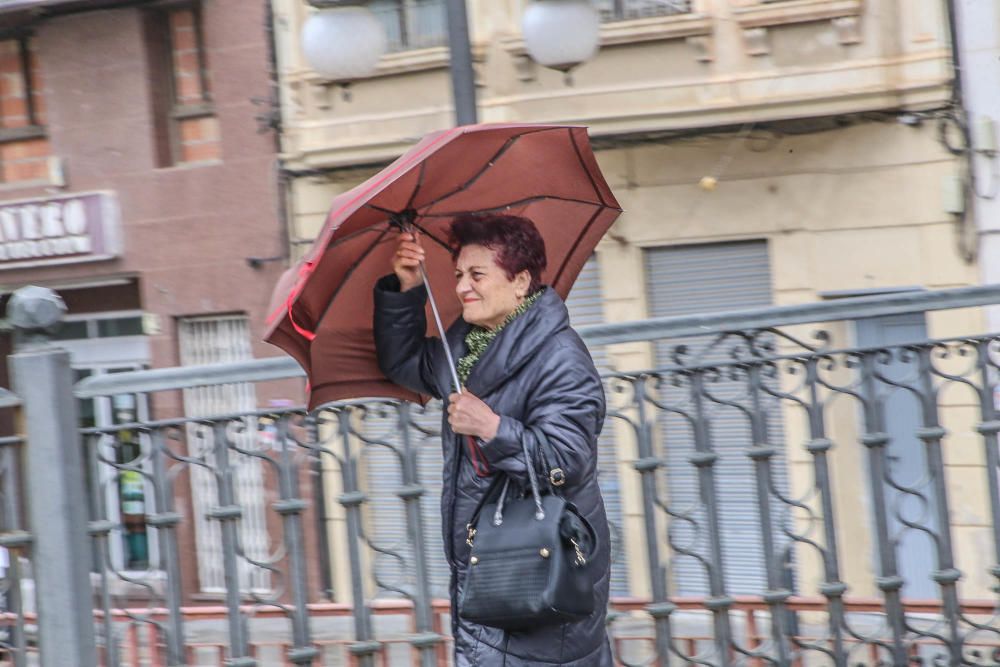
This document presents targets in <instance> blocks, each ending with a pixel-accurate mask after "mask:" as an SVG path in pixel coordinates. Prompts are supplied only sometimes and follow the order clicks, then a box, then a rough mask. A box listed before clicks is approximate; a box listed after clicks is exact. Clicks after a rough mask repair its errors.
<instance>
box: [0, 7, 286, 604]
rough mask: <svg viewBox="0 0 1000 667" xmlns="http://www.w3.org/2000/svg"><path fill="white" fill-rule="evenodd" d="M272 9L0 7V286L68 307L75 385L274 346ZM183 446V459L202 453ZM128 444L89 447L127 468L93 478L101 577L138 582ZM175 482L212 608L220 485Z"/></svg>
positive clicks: (112, 416)
mask: <svg viewBox="0 0 1000 667" xmlns="http://www.w3.org/2000/svg"><path fill="white" fill-rule="evenodd" d="M267 16H268V14H267V8H266V6H265V5H264V4H263V3H246V2H238V1H237V0H213V1H210V2H204V3H201V2H52V1H50V0H49V1H44V2H13V3H4V5H3V7H0V27H2V30H0V62H2V65H0V70H2V71H0V162H2V165H3V166H2V178H0V180H2V183H0V220H2V222H0V227H2V232H0V233H2V237H3V238H2V240H0V285H2V286H3V291H4V293H5V294H8V295H9V294H10V293H11V292H12V291H14V290H16V289H17V288H18V287H20V286H23V285H27V284H37V285H42V286H48V287H51V288H53V289H55V290H56V291H57V292H58V293H59V294H60V295H61V296H62V298H63V300H64V301H65V302H66V304H67V307H68V315H67V323H66V325H65V326H64V327H63V328H62V329H61V330H60V331H59V332H58V334H57V338H58V339H59V340H60V342H61V344H62V345H64V346H65V347H66V348H67V349H68V350H69V351H70V352H71V354H72V363H73V366H74V369H75V372H76V374H77V377H78V378H85V377H88V376H92V375H103V374H109V373H116V372H122V371H126V370H133V369H141V368H153V367H167V366H178V365H189V364H202V363H212V362H223V361H238V360H243V359H249V358H253V357H261V356H270V355H274V354H276V353H277V351H276V350H274V349H273V348H271V347H270V346H267V345H264V344H263V343H262V342H261V341H260V338H261V331H262V328H263V326H264V320H265V318H266V313H265V310H266V308H267V305H268V299H269V298H270V291H271V288H272V286H273V284H274V282H275V280H276V278H277V276H278V275H279V274H280V271H281V269H282V264H283V261H284V259H285V255H286V253H285V250H284V249H285V248H286V247H287V243H286V241H287V240H286V238H285V235H284V233H283V232H282V228H281V224H280V220H281V207H280V206H279V192H278V189H277V178H276V171H275V168H276V167H275V165H276V161H275V139H274V134H273V132H272V130H273V127H272V116H271V113H270V112H271V91H272V82H271V77H270V71H271V68H270V66H269V63H270V50H269V40H268V35H267V31H266V30H265V29H264V27H265V26H266V25H267ZM254 98H257V99H258V102H263V104H260V103H255V101H254ZM4 341H5V345H6V346H7V349H8V350H9V349H10V345H11V340H10V337H9V336H4ZM298 385H299V383H290V384H288V385H287V386H281V387H275V388H274V390H273V391H274V394H273V395H263V394H262V393H255V390H254V389H253V387H252V386H235V385H234V386H232V387H227V388H225V389H224V390H207V389H205V390H202V389H190V390H185V392H183V393H181V392H177V393H173V394H171V393H164V394H162V395H156V396H155V397H152V396H151V397H149V398H148V399H147V397H145V396H139V395H120V396H114V397H108V398H101V399H95V400H88V401H84V402H81V423H82V426H97V427H106V426H111V425H114V424H119V423H123V424H127V423H132V422H135V421H139V420H146V419H162V418H169V417H177V416H180V415H189V416H197V415H199V414H202V415H203V414H208V413H213V414H215V413H218V412H220V411H239V410H252V409H254V408H256V407H257V406H258V405H268V404H269V403H271V402H272V401H275V400H284V401H294V402H296V403H298V402H299V401H301V399H302V396H301V387H300V386H298ZM8 386H9V385H8ZM123 433H124V432H123ZM194 435H195V434H189V436H192V437H189V438H188V447H189V451H188V453H190V454H192V455H195V456H198V455H202V454H203V452H199V451H198V450H197V447H196V443H197V442H198V441H199V440H198V438H197V437H193V436H194ZM133 436H134V437H130V436H128V435H127V434H125V437H124V438H123V444H120V445H115V444H113V443H108V444H106V445H105V444H98V445H97V446H98V447H104V448H106V450H107V451H104V450H102V451H101V454H102V455H103V456H105V457H106V458H109V459H111V460H113V461H115V462H116V463H118V464H121V465H125V466H129V465H132V466H133V467H137V468H139V470H128V469H122V470H120V471H118V472H117V473H115V471H114V470H108V471H105V472H106V475H104V476H106V477H107V479H104V478H103V477H102V479H100V480H91V483H92V485H94V488H100V489H102V491H98V492H97V495H103V500H104V502H106V503H107V505H108V506H109V508H110V509H109V511H110V516H111V517H112V518H113V520H115V521H116V522H120V524H121V527H120V528H119V529H116V530H115V531H114V532H113V533H112V534H111V536H110V545H111V549H110V551H111V557H112V560H113V563H112V565H113V567H114V568H116V569H118V570H120V571H123V572H125V573H131V574H130V575H129V576H131V577H132V578H137V579H140V580H142V579H143V577H150V576H152V577H154V578H155V576H156V573H155V572H154V571H153V570H155V565H156V564H157V563H162V561H161V560H159V556H158V554H157V545H156V544H155V540H154V539H152V537H147V534H146V530H145V522H144V515H146V514H147V513H150V512H151V511H154V508H153V507H152V506H151V504H150V503H151V489H150V487H149V485H148V483H147V482H144V479H143V476H142V474H141V472H140V470H141V469H142V468H143V466H147V465H149V463H148V456H145V455H144V452H145V451H146V446H144V445H143V444H142V442H141V439H140V436H139V435H138V433H133ZM178 447H179V448H181V449H179V450H178V451H183V445H181V444H178ZM240 486H241V492H242V493H243V494H244V495H246V496H247V497H248V498H257V500H255V501H253V502H252V504H251V507H254V506H256V507H257V508H258V509H259V508H260V507H261V506H262V503H263V502H264V496H265V494H264V493H263V490H264V483H263V482H262V480H261V475H260V473H259V470H257V469H256V468H254V467H253V466H247V467H246V469H245V474H243V477H242V478H241V479H240ZM177 488H178V493H177V502H178V503H179V507H178V509H179V510H180V511H181V512H183V513H185V514H186V515H188V516H193V517H200V518H198V519H196V520H195V523H196V524H197V525H196V526H195V529H194V530H186V531H185V533H184V534H183V535H182V538H181V539H182V542H181V554H182V557H183V559H184V567H183V571H184V573H185V582H184V589H185V594H186V598H185V599H186V600H188V601H189V602H190V601H193V600H195V599H197V597H198V595H199V594H204V595H208V596H209V598H211V596H212V595H213V594H215V593H218V591H220V590H221V589H222V579H221V577H222V575H221V569H220V566H219V557H218V554H217V553H215V551H217V550H213V547H212V544H214V543H215V540H214V539H213V530H217V526H215V525H214V524H212V523H211V522H210V521H208V520H206V519H204V509H205V508H206V507H208V506H211V505H214V504H215V500H214V497H213V490H214V481H213V480H212V479H211V476H210V475H202V476H199V475H198V474H197V473H193V474H191V475H190V476H189V475H182V476H180V477H179V479H178V481H177ZM253 513H254V511H253V510H251V514H253ZM258 514H259V516H260V517H262V516H263V514H262V513H261V512H258ZM257 518H259V517H257ZM254 519H255V517H250V521H249V522H248V527H247V528H246V529H245V534H244V537H245V538H246V540H247V541H248V544H249V546H248V548H250V549H251V550H256V551H257V552H260V551H262V550H264V549H266V539H265V538H264V537H263V536H264V535H265V534H266V526H265V525H263V521H262V520H259V521H257V522H256V523H254ZM262 545H263V546H262ZM150 573H151V574H150ZM121 592H122V593H124V594H128V593H129V592H130V591H129V590H123V591H121ZM132 592H141V587H136V588H135V589H134V591H132Z"/></svg>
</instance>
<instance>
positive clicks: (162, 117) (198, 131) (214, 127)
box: [146, 2, 221, 167]
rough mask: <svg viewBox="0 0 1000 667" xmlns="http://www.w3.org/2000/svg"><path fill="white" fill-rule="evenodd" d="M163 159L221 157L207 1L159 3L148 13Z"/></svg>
mask: <svg viewBox="0 0 1000 667" xmlns="http://www.w3.org/2000/svg"><path fill="white" fill-rule="evenodd" d="M146 41H147V44H148V48H149V49H150V53H149V56H150V57H149V62H150V67H151V70H152V71H151V72H150V74H151V77H152V78H153V79H154V80H155V81H156V82H157V84H158V85H154V86H152V90H153V108H154V110H155V114H156V117H155V128H156V134H155V139H156V145H157V162H158V164H159V166H161V167H166V166H171V165H175V164H189V163H196V162H208V161H213V160H218V159H219V158H220V157H221V142H220V134H219V120H218V118H217V117H216V115H215V106H214V104H213V101H212V77H211V72H210V70H209V67H208V60H207V57H206V54H205V35H204V29H203V25H202V18H201V4H200V3H198V2H188V3H183V4H179V5H170V6H169V7H156V8H153V9H150V10H148V11H147V13H146Z"/></svg>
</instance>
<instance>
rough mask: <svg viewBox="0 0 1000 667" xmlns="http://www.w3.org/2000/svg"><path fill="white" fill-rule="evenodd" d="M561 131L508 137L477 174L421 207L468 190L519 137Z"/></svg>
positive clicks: (552, 130)
mask: <svg viewBox="0 0 1000 667" xmlns="http://www.w3.org/2000/svg"><path fill="white" fill-rule="evenodd" d="M561 129H562V128H561V127H544V128H540V129H531V130H525V131H524V132H520V133H518V134H516V135H514V136H513V137H510V138H509V139H507V141H505V142H504V144H503V146H501V147H500V149H499V150H498V151H497V152H496V153H495V154H494V155H493V157H491V158H490V159H489V160H487V161H486V164H485V165H484V166H483V167H481V168H480V169H479V171H478V172H477V173H475V174H473V175H472V176H471V177H470V178H469V179H468V180H467V181H465V183H463V184H461V185H459V186H458V187H457V188H455V189H454V190H452V191H451V192H446V193H445V194H443V195H441V196H440V197H438V198H437V199H434V200H432V201H430V202H428V203H427V204H425V205H424V206H423V208H424V209H430V208H433V207H434V206H437V205H438V204H440V203H441V202H443V201H444V200H445V199H448V198H449V197H454V196H455V195H457V194H459V193H460V192H464V191H466V190H468V189H469V188H470V187H472V185H473V183H475V182H476V181H478V180H479V179H480V178H481V177H482V176H483V174H485V173H486V172H487V171H489V169H490V167H492V166H493V163H494V162H496V161H497V160H499V159H500V157H501V156H502V155H503V154H504V153H506V152H507V151H508V150H510V148H511V146H513V145H514V144H515V143H517V140H518V139H520V138H521V137H523V136H526V135H529V134H538V133H539V132H555V131H558V130H561Z"/></svg>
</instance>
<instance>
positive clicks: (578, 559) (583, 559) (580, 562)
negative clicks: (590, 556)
mask: <svg viewBox="0 0 1000 667" xmlns="http://www.w3.org/2000/svg"><path fill="white" fill-rule="evenodd" d="M569 543H570V544H572V545H573V549H574V550H575V551H576V561H575V563H576V564H577V565H578V566H579V567H583V566H584V565H586V564H587V558H586V557H585V556H584V555H583V552H582V551H580V545H579V544H577V543H576V540H574V539H572V538H570V541H569Z"/></svg>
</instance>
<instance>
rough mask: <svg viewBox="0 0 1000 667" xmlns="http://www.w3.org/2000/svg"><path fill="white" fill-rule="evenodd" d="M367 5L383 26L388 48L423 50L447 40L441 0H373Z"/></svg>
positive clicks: (446, 24)
mask: <svg viewBox="0 0 1000 667" xmlns="http://www.w3.org/2000/svg"><path fill="white" fill-rule="evenodd" d="M368 7H369V8H370V9H371V10H372V11H373V12H374V13H375V16H376V17H378V19H379V21H381V23H382V25H383V26H385V31H386V35H387V36H388V38H389V51H409V50H411V49H426V48H430V47H434V46H444V45H445V44H446V43H447V42H448V20H447V15H446V14H445V7H444V0H373V2H370V3H368Z"/></svg>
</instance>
